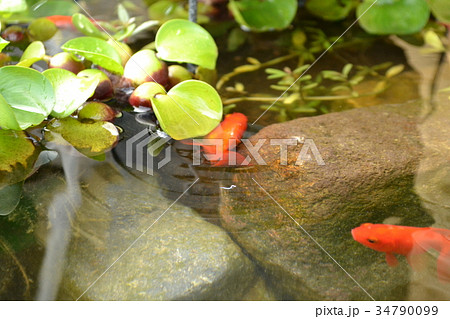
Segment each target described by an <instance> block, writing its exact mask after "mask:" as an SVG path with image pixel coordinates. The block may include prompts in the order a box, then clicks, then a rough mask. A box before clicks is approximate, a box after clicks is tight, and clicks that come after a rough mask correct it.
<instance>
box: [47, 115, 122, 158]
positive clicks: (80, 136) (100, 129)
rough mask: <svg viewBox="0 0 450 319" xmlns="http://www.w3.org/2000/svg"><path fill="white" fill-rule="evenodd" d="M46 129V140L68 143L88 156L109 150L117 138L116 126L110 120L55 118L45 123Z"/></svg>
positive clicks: (94, 155)
mask: <svg viewBox="0 0 450 319" xmlns="http://www.w3.org/2000/svg"><path fill="white" fill-rule="evenodd" d="M47 129H48V131H47V132H46V133H45V138H46V140H48V141H52V142H55V143H58V144H62V145H66V144H67V143H69V144H71V145H72V146H73V147H75V148H76V149H77V150H78V151H79V152H80V153H82V154H84V155H86V156H88V157H96V156H98V155H101V154H103V153H105V152H107V151H109V150H110V149H111V148H113V147H114V146H115V145H116V143H117V141H118V138H119V131H118V130H117V127H116V126H115V125H114V124H112V123H110V122H104V121H86V122H80V121H78V120H77V119H74V118H73V117H66V118H64V119H55V120H53V121H51V122H50V123H49V125H47Z"/></svg>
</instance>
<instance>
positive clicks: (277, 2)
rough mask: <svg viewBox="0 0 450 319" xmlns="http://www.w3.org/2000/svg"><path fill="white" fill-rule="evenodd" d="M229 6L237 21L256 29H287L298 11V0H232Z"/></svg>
mask: <svg viewBox="0 0 450 319" xmlns="http://www.w3.org/2000/svg"><path fill="white" fill-rule="evenodd" d="M228 8H229V9H230V11H231V12H232V13H233V16H234V18H235V19H236V21H237V22H238V23H239V24H240V25H243V26H246V27H247V28H250V29H251V30H254V31H269V30H274V29H278V30H279V29H285V28H287V27H288V26H289V24H290V23H291V22H292V20H293V19H294V17H295V13H296V12H297V1H296V0H272V1H260V0H240V1H237V0H231V1H230V3H229V4H228Z"/></svg>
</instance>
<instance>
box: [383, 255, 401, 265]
mask: <svg viewBox="0 0 450 319" xmlns="http://www.w3.org/2000/svg"><path fill="white" fill-rule="evenodd" d="M386 262H387V264H388V265H389V266H391V267H395V266H397V265H398V260H397V257H395V255H394V254H392V253H386Z"/></svg>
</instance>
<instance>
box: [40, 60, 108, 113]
mask: <svg viewBox="0 0 450 319" xmlns="http://www.w3.org/2000/svg"><path fill="white" fill-rule="evenodd" d="M42 74H43V75H44V76H45V77H46V78H47V79H48V80H49V81H50V83H51V84H52V86H53V89H54V90H55V97H56V104H55V107H54V108H53V111H52V113H51V115H52V116H54V117H56V118H64V117H67V116H69V115H70V114H72V113H73V112H75V111H76V110H77V109H78V108H79V107H80V106H81V105H82V104H83V103H84V102H86V100H87V99H88V98H90V97H91V96H92V95H93V94H94V92H95V89H96V88H97V85H98V83H99V81H100V78H99V77H96V76H92V77H78V76H76V75H75V74H73V73H72V72H70V71H67V70H64V69H56V68H55V69H48V70H45V71H44V72H42Z"/></svg>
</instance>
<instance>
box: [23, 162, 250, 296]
mask: <svg viewBox="0 0 450 319" xmlns="http://www.w3.org/2000/svg"><path fill="white" fill-rule="evenodd" d="M80 161H81V171H82V172H83V173H82V175H81V177H80V181H81V184H80V185H81V189H82V204H81V208H80V209H79V210H77V212H76V217H75V218H74V220H73V221H72V226H73V227H72V231H73V234H72V240H71V243H70V247H69V249H68V252H67V257H66V267H65V270H64V276H63V279H62V283H61V286H60V291H59V296H58V299H62V300H75V299H78V298H79V297H80V296H81V300H234V299H240V298H241V297H242V296H243V295H244V294H245V292H246V291H247V290H248V289H249V288H250V287H251V285H252V284H253V283H254V280H255V274H254V267H253V264H252V263H251V261H250V260H249V259H248V257H246V255H245V254H244V253H243V252H242V251H241V249H240V248H239V247H238V246H237V245H236V244H235V243H234V242H233V240H232V239H231V238H230V237H229V236H228V235H227V233H226V232H225V231H224V230H222V229H221V228H219V227H218V226H215V225H213V224H211V223H209V222H207V221H205V220H203V219H202V218H201V217H200V216H199V215H198V214H197V213H196V212H194V211H193V210H192V209H190V208H187V207H184V206H181V205H179V204H176V203H175V204H173V201H170V200H168V199H166V198H164V197H163V196H162V195H161V194H160V189H159V186H158V184H157V183H156V177H152V176H149V175H145V174H139V172H136V174H138V175H135V176H133V175H131V174H130V173H129V172H128V171H126V170H124V169H122V168H121V167H119V166H118V165H117V164H115V163H111V162H108V161H107V162H102V163H98V162H94V161H92V160H88V159H85V158H80ZM51 172H53V173H51ZM41 178H42V179H40V180H39V183H35V184H34V188H33V189H29V192H33V191H34V192H36V193H39V188H42V189H44V190H46V191H51V192H52V194H57V193H58V192H60V191H61V190H63V189H64V180H63V176H62V174H61V172H58V171H55V170H52V171H50V170H49V171H47V172H45V173H44V174H43V175H42V176H41ZM55 183H56V184H57V183H59V187H52V186H50V187H49V186H48V185H49V184H55ZM43 195H44V194H42V193H41V194H40V195H39V194H36V195H35V199H36V202H39V201H42V199H43V198H42V196H43ZM50 198H51V196H50ZM44 201H45V199H44ZM172 204H173V205H172ZM46 207H48V203H43V204H42V203H41V204H40V205H39V212H40V214H42V215H44V216H45V214H46ZM62 213H63V212H62ZM50 227H51V225H50ZM45 228H46V227H45V225H44V226H43V227H41V229H42V230H45ZM41 238H43V240H45V231H43V232H42V235H41ZM132 243H134V245H132ZM130 245H132V247H131V248H130ZM122 254H123V256H122ZM119 257H120V258H119ZM117 259H118V260H117ZM116 260H117V262H115V261H116ZM110 266H111V268H109V267H110ZM105 271H106V272H105ZM103 272H105V273H104V274H103V275H102V273H103ZM97 279H98V280H97ZM91 284H93V285H92V286H91ZM89 287H90V288H89ZM88 288H89V289H88Z"/></svg>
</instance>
